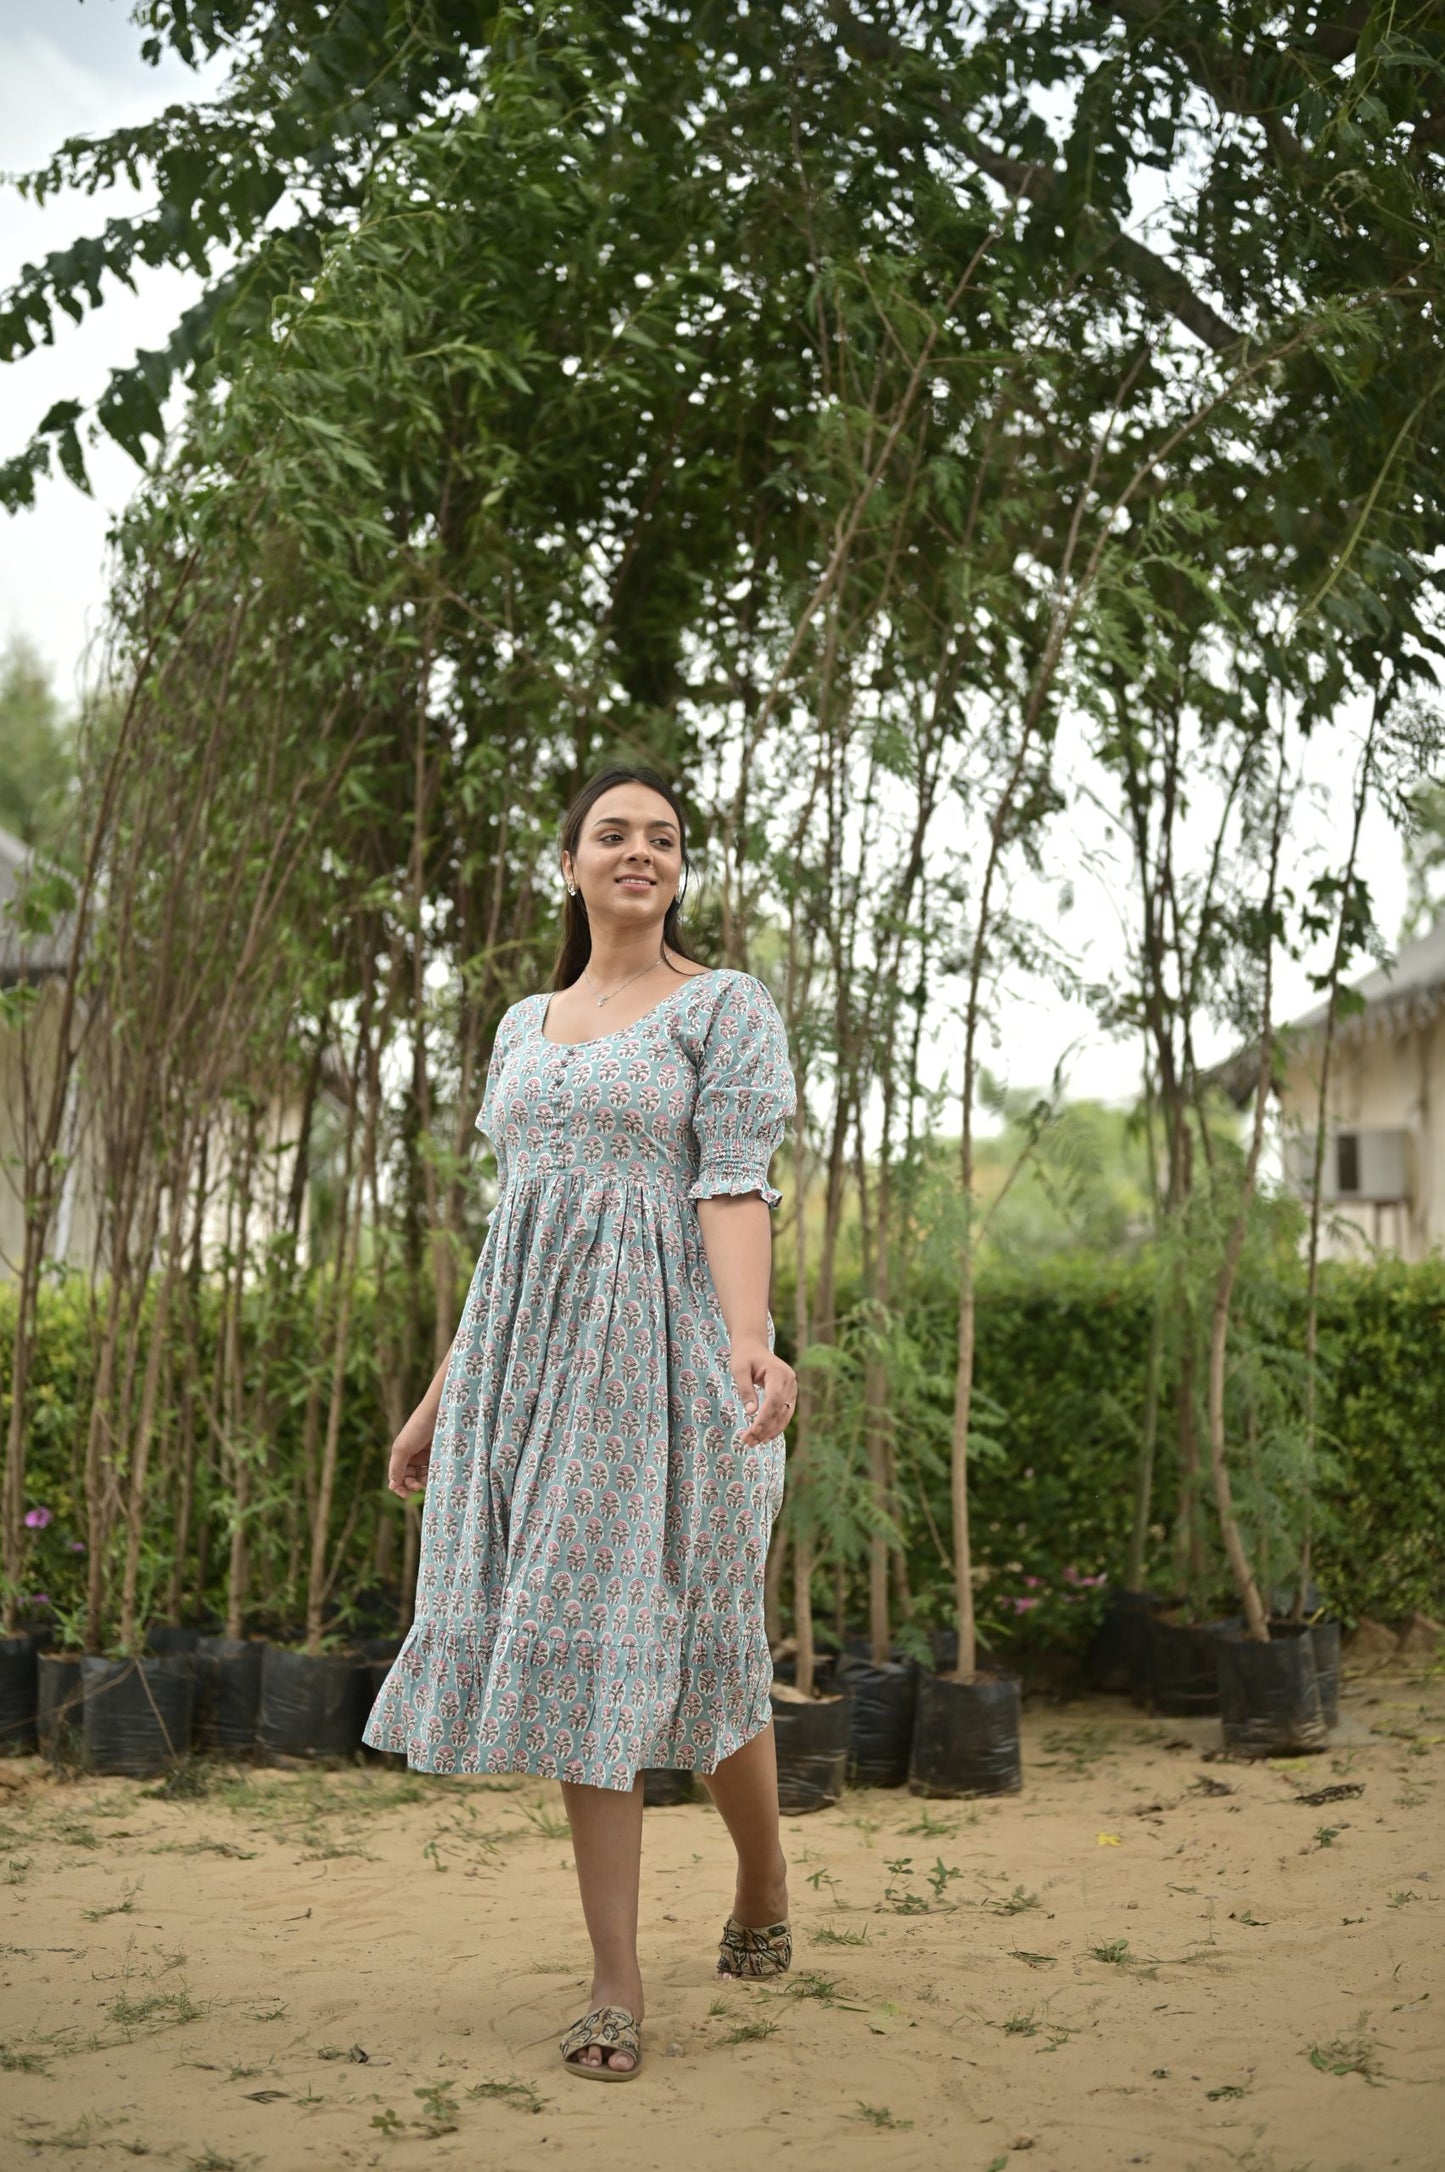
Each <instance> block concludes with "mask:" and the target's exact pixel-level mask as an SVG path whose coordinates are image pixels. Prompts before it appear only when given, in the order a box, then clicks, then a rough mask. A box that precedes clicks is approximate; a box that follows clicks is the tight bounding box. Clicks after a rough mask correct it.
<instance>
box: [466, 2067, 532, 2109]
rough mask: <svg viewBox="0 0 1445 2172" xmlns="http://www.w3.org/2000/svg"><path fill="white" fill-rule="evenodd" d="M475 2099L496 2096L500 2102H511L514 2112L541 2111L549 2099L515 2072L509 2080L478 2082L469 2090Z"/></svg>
mask: <svg viewBox="0 0 1445 2172" xmlns="http://www.w3.org/2000/svg"><path fill="white" fill-rule="evenodd" d="M467 2095H468V2097H470V2098H472V2099H473V2100H481V2099H486V2098H493V2097H494V2098H496V2100H497V2101H498V2103H501V2104H510V2105H511V2107H512V2110H513V2111H514V2112H540V2111H542V2110H544V2109H545V2107H546V2104H547V2099H546V2097H544V2096H541V2095H539V2094H538V2092H537V2091H536V2090H535V2089H534V2088H533V2087H532V2084H531V2083H530V2082H524V2081H518V2080H517V2077H516V2076H515V2074H514V2075H513V2076H512V2077H511V2079H510V2080H509V2081H504V2082H501V2081H489V2082H477V2083H476V2084H475V2085H474V2086H473V2087H472V2088H470V2089H469V2090H468V2091H467Z"/></svg>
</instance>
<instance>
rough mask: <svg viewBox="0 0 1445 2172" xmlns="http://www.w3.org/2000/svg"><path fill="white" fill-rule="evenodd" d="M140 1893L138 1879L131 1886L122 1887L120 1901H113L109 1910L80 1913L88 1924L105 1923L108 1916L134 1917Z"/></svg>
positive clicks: (90, 1909)
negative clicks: (136, 1898) (136, 1899)
mask: <svg viewBox="0 0 1445 2172" xmlns="http://www.w3.org/2000/svg"><path fill="white" fill-rule="evenodd" d="M139 1891H140V1880H139V1878H136V1879H134V1880H133V1881H132V1883H131V1884H130V1885H123V1886H122V1887H121V1889H120V1892H121V1897H120V1899H119V1900H118V1901H112V1902H111V1904H110V1906H109V1907H108V1908H82V1909H81V1911H80V1912H81V1914H82V1915H83V1916H84V1918H85V1920H86V1922H87V1923H103V1922H104V1921H105V1919H106V1917H107V1916H129V1915H134V1913H135V1897H136V1895H137V1893H138V1892H139Z"/></svg>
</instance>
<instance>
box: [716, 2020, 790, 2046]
mask: <svg viewBox="0 0 1445 2172" xmlns="http://www.w3.org/2000/svg"><path fill="white" fill-rule="evenodd" d="M777 2033H778V2024H777V2023H776V2021H765V2020H762V2019H761V2018H759V2019H758V2020H756V2021H740V2022H739V2023H738V2025H737V2027H736V2028H733V2029H729V2030H728V2032H727V2035H726V2036H725V2037H723V2039H722V2041H723V2043H725V2044H759V2043H761V2042H762V2040H763V2038H764V2037H765V2036H776V2035H777Z"/></svg>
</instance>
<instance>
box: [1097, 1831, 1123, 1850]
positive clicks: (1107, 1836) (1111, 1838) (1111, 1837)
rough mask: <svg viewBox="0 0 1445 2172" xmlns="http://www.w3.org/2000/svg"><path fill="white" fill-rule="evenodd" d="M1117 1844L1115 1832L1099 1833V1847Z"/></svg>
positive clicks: (1118, 1843)
mask: <svg viewBox="0 0 1445 2172" xmlns="http://www.w3.org/2000/svg"><path fill="white" fill-rule="evenodd" d="M1119 1845H1120V1841H1119V1835H1118V1834H1117V1833H1100V1835H1099V1846H1100V1847H1101V1848H1117V1847H1118V1846H1119Z"/></svg>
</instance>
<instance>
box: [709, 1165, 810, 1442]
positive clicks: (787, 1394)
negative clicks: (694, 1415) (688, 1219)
mask: <svg viewBox="0 0 1445 2172" xmlns="http://www.w3.org/2000/svg"><path fill="white" fill-rule="evenodd" d="M696 1205H697V1219H698V1227H699V1229H700V1230H701V1231H702V1241H703V1249H704V1250H705V1252H706V1253H707V1262H708V1266H709V1267H710V1268H711V1269H712V1279H713V1286H714V1288H715V1289H716V1291H717V1294H718V1303H719V1304H720V1305H721V1307H722V1316H723V1319H724V1320H725V1321H726V1323H727V1331H728V1342H729V1350H728V1362H729V1365H730V1366H731V1368H732V1376H733V1379H734V1380H735V1381H736V1383H737V1387H738V1392H739V1394H740V1395H741V1396H742V1398H743V1407H744V1409H745V1410H746V1411H747V1412H748V1413H749V1416H750V1419H751V1423H750V1424H749V1426H748V1429H747V1431H746V1432H745V1433H744V1434H743V1440H744V1442H745V1443H746V1444H747V1445H748V1446H749V1447H757V1446H759V1445H760V1444H761V1443H762V1442H763V1441H769V1440H776V1438H777V1436H778V1435H779V1434H780V1433H781V1432H782V1430H783V1427H784V1426H785V1425H786V1424H787V1422H788V1420H789V1418H790V1417H791V1416H792V1414H793V1405H794V1403H795V1401H796V1399H797V1393H798V1383H797V1375H796V1374H795V1373H794V1371H793V1368H792V1366H791V1365H789V1364H788V1362H787V1360H786V1359H785V1358H781V1357H778V1356H776V1355H775V1354H774V1352H773V1351H771V1350H770V1349H769V1348H768V1324H767V1323H768V1284H769V1280H770V1278H771V1275H772V1266H773V1223H772V1213H771V1211H770V1209H769V1207H768V1205H767V1202H766V1201H765V1199H764V1198H763V1196H762V1193H761V1192H737V1193H719V1194H717V1195H716V1196H715V1197H714V1198H711V1199H699V1200H698V1201H697V1202H696Z"/></svg>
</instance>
